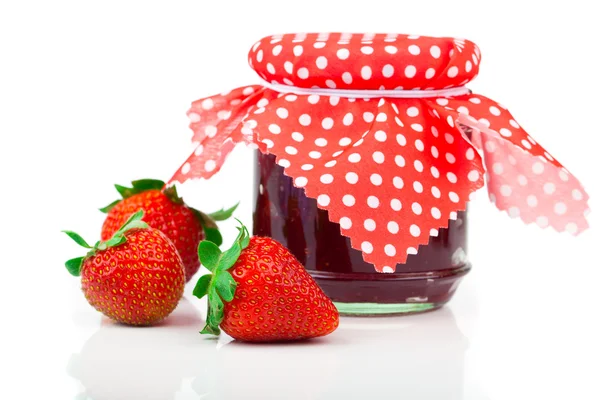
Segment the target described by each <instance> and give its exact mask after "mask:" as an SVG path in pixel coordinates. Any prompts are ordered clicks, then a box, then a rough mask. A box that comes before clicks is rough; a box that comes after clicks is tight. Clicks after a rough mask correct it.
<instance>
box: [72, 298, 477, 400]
mask: <svg viewBox="0 0 600 400" xmlns="http://www.w3.org/2000/svg"><path fill="white" fill-rule="evenodd" d="M197 304H198V302H194V304H192V303H191V302H190V301H188V300H185V299H184V300H183V301H182V302H181V304H180V306H179V307H178V308H177V310H176V311H175V313H174V314H173V315H172V316H171V317H170V318H169V319H168V320H167V321H166V322H165V323H164V324H163V325H161V326H158V327H153V328H131V327H126V326H121V325H116V324H113V323H112V322H110V321H108V320H105V321H104V323H103V324H102V326H101V327H100V329H99V330H98V331H97V332H96V333H94V334H93V335H92V336H91V337H90V338H89V339H88V340H87V341H86V343H85V345H84V346H83V348H82V349H81V351H80V352H79V353H78V354H74V355H73V356H72V358H71V361H70V362H69V365H68V372H69V374H70V375H71V376H72V377H74V378H75V379H77V380H78V381H79V382H80V383H81V385H82V387H83V390H82V392H81V393H80V394H79V395H78V396H77V397H76V398H77V399H78V400H83V399H94V400H104V399H108V400H119V399H128V400H134V399H149V400H150V399H161V400H164V399H175V400H191V399H219V400H221V399H223V400H227V399H338V398H339V399H354V398H357V399H358V398H360V399H370V398H372V396H373V394H374V393H375V392H376V393H377V398H378V399H384V398H390V399H392V398H394V399H395V398H407V399H445V400H453V399H463V382H464V379H463V373H464V356H465V351H466V350H467V348H468V342H467V340H466V338H465V337H464V336H463V334H462V333H461V332H460V330H459V329H458V327H457V325H456V322H455V320H454V316H453V314H452V312H451V310H450V309H448V308H443V309H441V310H438V311H435V312H430V313H426V314H422V315H414V316H408V317H380V318H349V317H344V318H343V319H342V322H341V324H340V328H339V329H338V330H337V331H336V332H335V333H334V334H332V335H330V336H328V337H325V338H321V339H316V340H311V341H305V342H298V343H287V344H262V345H256V344H246V343H242V342H237V341H232V340H231V339H230V338H228V337H226V336H222V337H221V338H219V339H218V340H216V339H212V338H209V337H205V336H202V335H200V334H199V333H198V330H199V329H200V328H201V326H202V323H203V321H202V319H201V317H200V315H199V314H198V312H197V309H196V307H195V306H196V305H197Z"/></svg>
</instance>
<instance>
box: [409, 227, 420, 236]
mask: <svg viewBox="0 0 600 400" xmlns="http://www.w3.org/2000/svg"><path fill="white" fill-rule="evenodd" d="M409 230H410V234H411V235H412V236H414V237H419V235H421V228H419V227H418V226H417V225H415V224H412V225H411V226H410V228H409Z"/></svg>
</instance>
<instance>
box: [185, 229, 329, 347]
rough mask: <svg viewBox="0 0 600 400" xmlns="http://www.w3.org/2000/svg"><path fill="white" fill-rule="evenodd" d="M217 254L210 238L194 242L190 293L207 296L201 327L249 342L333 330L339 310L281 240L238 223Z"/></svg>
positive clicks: (314, 334)
mask: <svg viewBox="0 0 600 400" xmlns="http://www.w3.org/2000/svg"><path fill="white" fill-rule="evenodd" d="M238 230H239V231H240V234H239V235H238V237H237V239H236V240H235V242H234V244H233V246H232V247H231V248H230V249H229V250H227V251H225V252H223V253H221V251H220V250H219V248H218V247H217V246H216V245H215V244H214V243H212V242H209V241H203V242H201V243H200V245H199V246H198V255H199V257H200V261H201V262H202V265H204V266H205V267H206V268H207V269H208V270H209V271H211V272H212V274H207V275H203V276H201V277H200V279H198V282H197V284H196V287H195V288H194V296H196V297H198V298H202V297H204V296H205V295H207V296H208V312H207V316H206V326H205V327H204V329H203V330H202V332H201V333H210V334H215V335H218V334H219V333H220V330H219V325H220V326H221V328H222V329H223V330H224V331H225V332H226V333H227V334H228V335H230V336H231V337H233V338H235V339H239V340H245V341H250V342H272V341H284V340H298V339H308V338H313V337H318V336H324V335H327V334H329V333H331V332H333V331H334V330H335V329H336V328H337V326H338V324H339V314H338V311H337V309H336V308H335V306H334V305H333V302H332V301H331V300H330V299H329V298H328V297H327V296H326V295H325V293H323V291H322V290H321V288H319V286H317V283H316V282H315V281H314V279H313V278H312V277H311V276H310V275H309V274H308V273H307V272H306V270H305V269H304V267H303V266H302V264H300V262H298V260H297V259H296V258H295V257H294V256H293V255H292V254H291V253H290V251H289V250H288V249H286V248H285V247H284V246H283V245H282V244H281V243H279V242H277V241H275V240H273V239H271V238H267V237H258V236H254V237H252V238H250V234H249V233H248V230H247V229H246V227H245V226H244V225H242V226H241V227H240V228H238Z"/></svg>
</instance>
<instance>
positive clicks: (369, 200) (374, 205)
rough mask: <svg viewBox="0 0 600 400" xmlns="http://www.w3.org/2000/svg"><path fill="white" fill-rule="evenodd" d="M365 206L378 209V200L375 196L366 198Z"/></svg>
mask: <svg viewBox="0 0 600 400" xmlns="http://www.w3.org/2000/svg"><path fill="white" fill-rule="evenodd" d="M367 205H368V206H369V207H371V208H377V207H379V199H378V198H377V197H376V196H369V197H367Z"/></svg>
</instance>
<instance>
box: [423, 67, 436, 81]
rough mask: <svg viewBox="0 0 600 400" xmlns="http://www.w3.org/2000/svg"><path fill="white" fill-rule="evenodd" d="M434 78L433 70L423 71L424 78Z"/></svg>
mask: <svg viewBox="0 0 600 400" xmlns="http://www.w3.org/2000/svg"><path fill="white" fill-rule="evenodd" d="M434 76H435V68H427V71H425V78H427V79H431V78H433V77H434Z"/></svg>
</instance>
